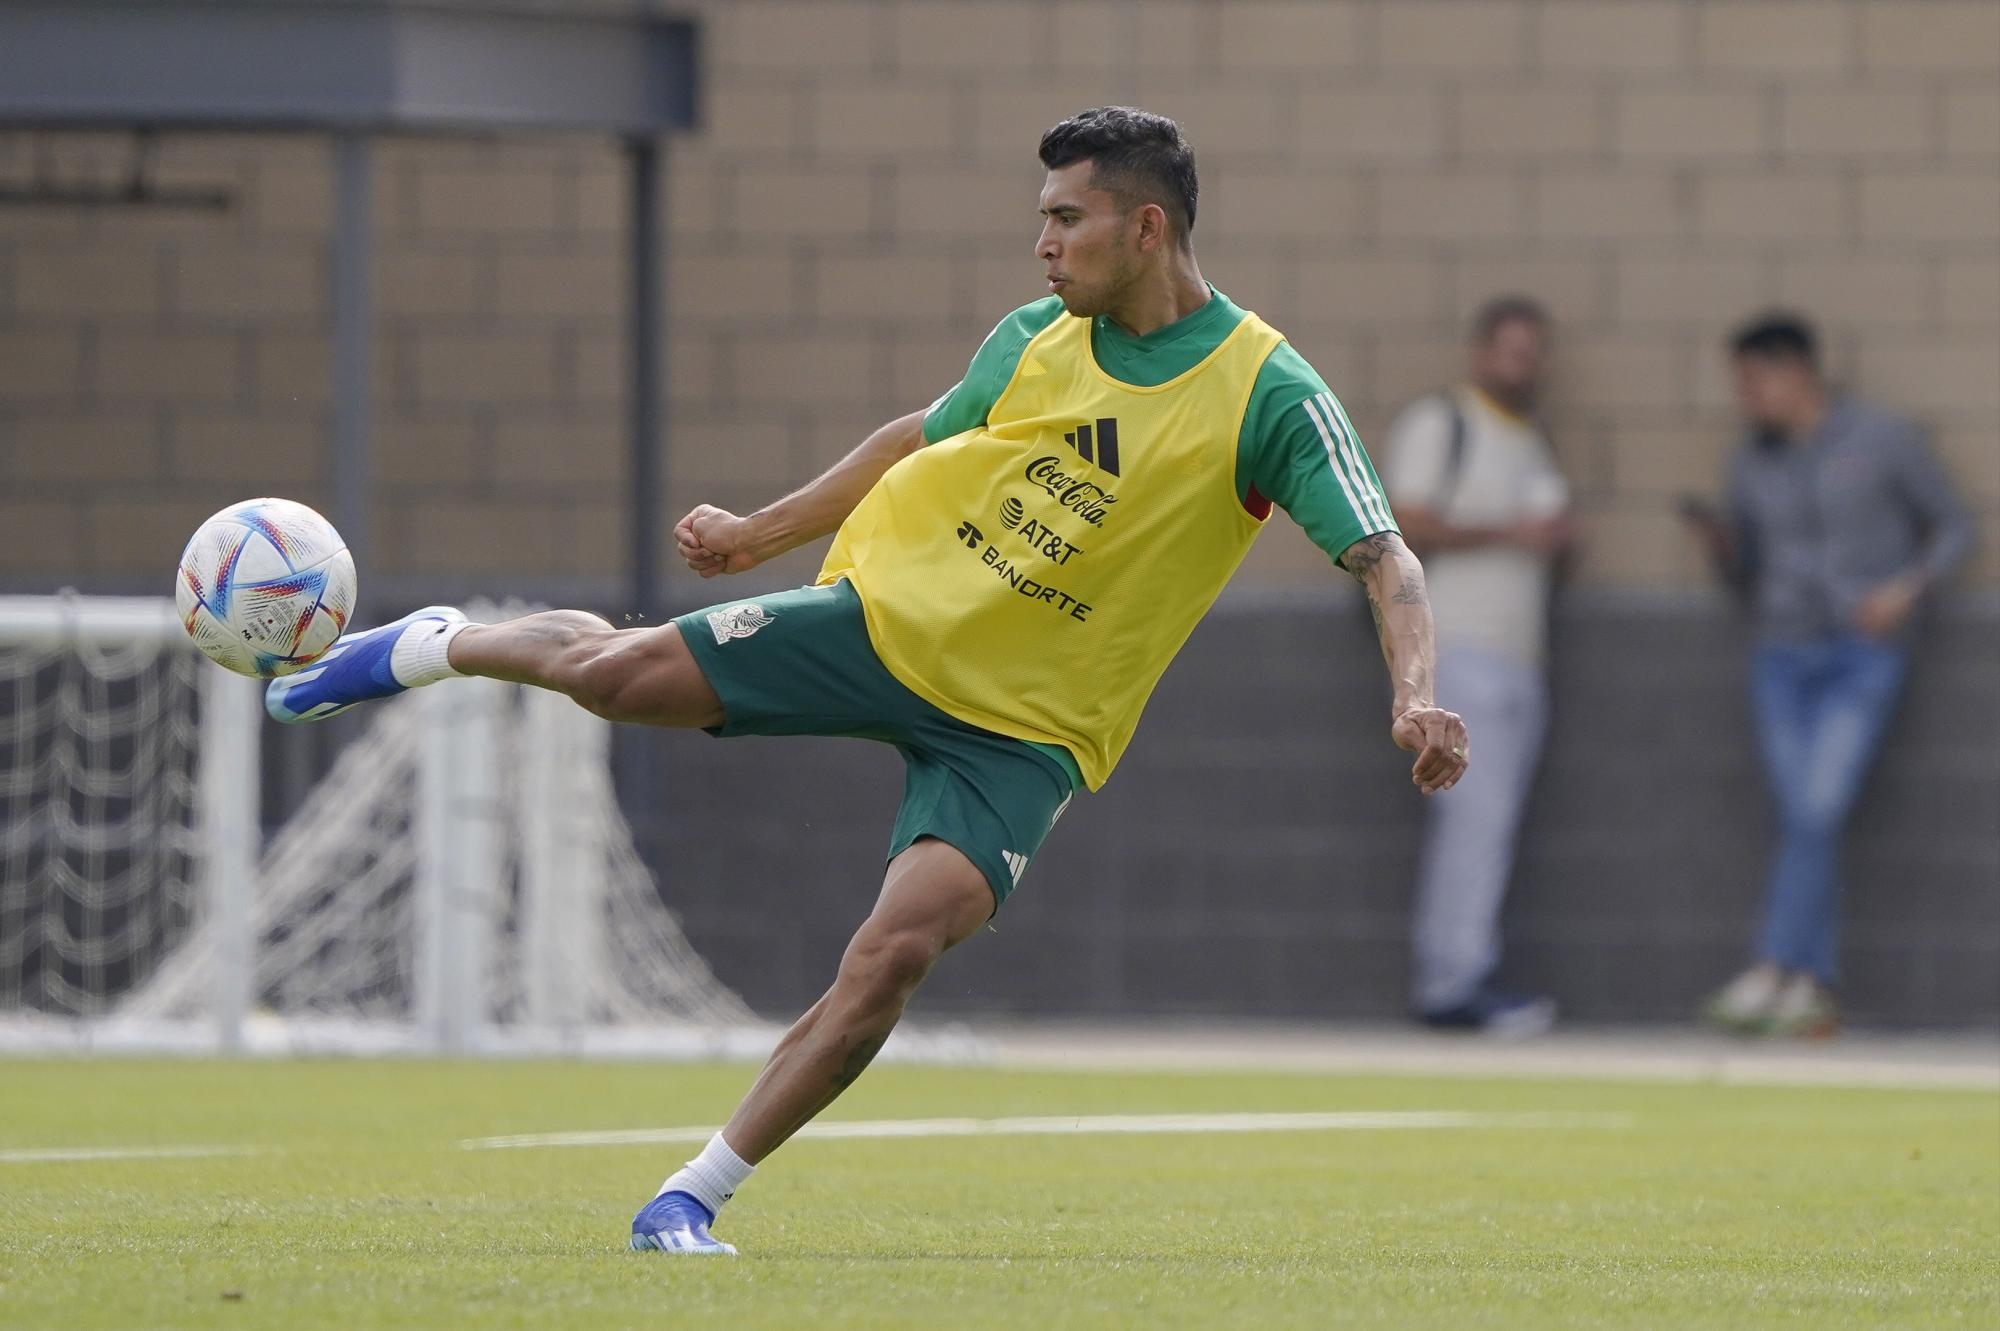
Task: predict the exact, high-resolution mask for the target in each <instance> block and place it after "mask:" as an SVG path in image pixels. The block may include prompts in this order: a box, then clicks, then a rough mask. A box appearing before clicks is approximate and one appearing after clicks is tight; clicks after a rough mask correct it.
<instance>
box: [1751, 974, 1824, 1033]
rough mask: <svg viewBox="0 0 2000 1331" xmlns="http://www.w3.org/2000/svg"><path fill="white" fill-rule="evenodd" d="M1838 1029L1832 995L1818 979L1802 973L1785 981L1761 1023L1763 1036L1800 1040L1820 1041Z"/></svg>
mask: <svg viewBox="0 0 2000 1331" xmlns="http://www.w3.org/2000/svg"><path fill="white" fill-rule="evenodd" d="M1839 1029H1840V1013H1839V1011H1838V1009H1837V1008H1836V1007H1835V1006H1834V1002H1833V995H1832V994H1831V993H1829V992H1828V991H1827V988H1826V986H1825V985H1823V984H1821V983H1820V982H1819V981H1818V980H1816V979H1814V978H1813V977H1812V976H1810V975H1803V974H1801V975H1794V976H1792V977H1791V978H1790V979H1789V980H1786V981H1785V987H1784V988H1783V989H1781V990H1779V991H1778V1001H1777V1002H1775V1003H1773V1004H1772V1005H1771V1015H1770V1017H1769V1019H1768V1020H1767V1021H1766V1022H1765V1024H1764V1031H1765V1033H1766V1034H1767V1035H1781V1036H1792V1037H1795V1038H1797V1039H1802V1040H1824V1039H1826V1038H1827V1037H1828V1036H1830V1035H1832V1034H1833V1033H1834V1032H1835V1031H1837V1030H1839Z"/></svg>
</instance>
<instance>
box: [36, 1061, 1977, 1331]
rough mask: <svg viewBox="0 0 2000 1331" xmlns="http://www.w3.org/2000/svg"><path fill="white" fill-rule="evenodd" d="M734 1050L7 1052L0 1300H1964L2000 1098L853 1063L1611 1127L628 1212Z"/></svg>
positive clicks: (782, 1308)
mask: <svg viewBox="0 0 2000 1331" xmlns="http://www.w3.org/2000/svg"><path fill="white" fill-rule="evenodd" d="M748 1076H749V1071H748V1070H747V1069H745V1068H742V1067H710V1066H700V1067H671V1066H668V1067H653V1066H622V1065H611V1066H607V1065H589V1066H578V1065H572V1064H551V1063H527V1064H428V1063H394V1062H390V1063H371V1062H306V1063H275V1064H256V1063H252V1064H219V1065H218V1064H202V1063H156V1062H67V1061H48V1062H42V1061H28V1062H0V1151H6V1150H19V1149H22V1148H31V1147H57V1146H89V1145H101V1146H135V1145H159V1144H217V1143H233V1144H242V1145H248V1146H254V1147H258V1148H263V1149H262V1150H261V1151H260V1152H259V1153H258V1154H254V1155H247V1156H241V1157H233V1158H220V1159H180V1160H132V1161H121V1162H98V1163H0V1326H4V1327H8V1328H15V1327H22V1328H29V1327H52V1328H53V1327H61V1328H76V1329H77V1331H89V1329H90V1328H100V1327H117V1328H121V1329H123V1328H135V1327H180V1326H188V1327H204V1328H206V1327H238V1326H240V1327H252V1326H255V1327H280V1328H285V1329H286V1331H306V1329H307V1328H322V1327H323V1328H340V1329H342V1331H346V1329H348V1328H361V1327H439V1328H460V1327H577V1328H593V1329H596V1328H611V1327H636V1326H641V1325H645V1326H652V1327H688V1328H727V1329H728V1331H736V1329H738V1328H765V1327H771V1328H786V1329H787V1331H790V1329H792V1328H834V1327H865V1328H871V1329H872V1328H895V1327H913V1328H914V1327H922V1328H939V1327H944V1328H951V1329H952V1331H973V1329H974V1328H986V1327H1004V1328H1016V1327H1019V1328H1030V1327H1032V1328H1044V1327H1046V1328H1064V1327H1144V1328H1156V1327H1158V1328H1167V1327H1199V1328H1203V1331H1214V1329H1215V1328H1235V1327H1245V1328H1265V1327H1331V1326H1383V1327H1451V1328H1459V1327H1522V1328H1547V1327H1552V1326H1576V1327H1592V1328H1612V1327H1662V1328H1701V1327H1714V1328H1730V1329H1731V1331H1735V1329H1736V1328H1744V1327H1763V1326H1801V1327H1807V1326H1809V1327H1813V1328H1815V1329H1816V1331H1831V1329H1832V1328H1841V1327H1871V1328H1872V1327H1897V1328H1907V1327H1926V1326H1958V1327H1990V1326H1995V1325H2000V1097H1996V1096H1994V1095H1992V1094H1990V1093H1983V1092H1974V1091H1960V1092H1942V1091H1940V1092H1915V1091H1892V1090H1851V1091H1850V1090H1839V1091H1834V1090H1818V1089H1784V1090H1773V1089H1748V1088H1741V1087H1725V1086H1680V1085H1617V1084H1596V1083H1581V1082H1570V1081H1545V1082H1530V1081H1486V1082H1481V1081H1459V1080H1410V1079H1390V1078H1381V1077H1353V1076H1323V1075H1270V1076H1245V1075H1240V1074H1199V1075H1196V1074H1190V1075H1171V1076H1170V1075H1146V1076H1123V1075H1119V1076H1113V1075H1074V1074H1061V1075H1057V1074H1029V1073H1009V1072H1000V1071H990V1070H967V1069H925V1068H911V1067H896V1066H882V1067H877V1068H876V1069H875V1070H874V1071H872V1072H871V1073H870V1074H869V1075H868V1077H867V1078H866V1079H865V1080H864V1081H863V1082H862V1083H861V1085H859V1086H858V1087H857V1088H856V1089H855V1090H854V1092H852V1093H851V1094H850V1095H849V1096H848V1098H847V1099H845V1100H843V1101H842V1102H841V1103H840V1104H839V1105H837V1106H835V1109H834V1111H833V1116H837V1117H843V1118H902V1117H919V1116H938V1115H976V1116H999V1115H1012V1114H1028V1115H1048V1114H1063V1113H1076V1114H1091V1113H1127V1114H1129V1113H1153V1112H1211V1111H1256V1110H1328V1109H1335V1110H1345V1109H1446V1110H1455V1109H1471V1110H1491V1111H1524V1110H1533V1111H1554V1112H1559V1113H1579V1112H1580V1113H1589V1114H1608V1115H1616V1116H1622V1126H1620V1125H1602V1126H1587V1127H1570V1128H1563V1129H1551V1128H1546V1127H1520V1126H1507V1127H1491V1128H1478V1129H1470V1130H1451V1131H1413V1130H1396V1131H1385V1132H1301V1133H1280V1134H1269V1135H1199V1136H1153V1137H1130V1136H1128V1137H1105V1136H1095V1137H1008V1138H985V1139H980V1140H976V1141H968V1140H963V1139H932V1140H900V1141H819V1142H815V1141H800V1142H797V1143H795V1144H793V1145H792V1146H791V1147H790V1148H788V1149H787V1150H785V1151H784V1152H782V1153H780V1154H779V1155H778V1156H777V1157H775V1158H774V1159H773V1160H772V1161H771V1162H770V1164H769V1165H768V1166H767V1167H766V1168H765V1169H764V1171H763V1172H762V1173H761V1174H760V1175H759V1176H758V1177H757V1178H756V1179H755V1180H754V1181H753V1182H752V1183H751V1184H750V1185H749V1186H748V1188H746V1189H745V1191H744V1193H743V1195H742V1197H741V1198H740V1199H739V1200H738V1201H737V1202H736V1204H735V1205H734V1206H732V1207H731V1209H730V1211H729V1212H728V1213H727V1214H726V1215H725V1216H724V1218H723V1221H722V1223H721V1224H720V1226H719V1228H720V1229H721V1231H722V1234H723V1236H724V1237H726V1238H729V1239H731V1240H733V1241H734V1242H736V1243H737V1244H739V1245H740V1246H741V1247H742V1249H743V1250H744V1253H745V1254H746V1255H745V1256H744V1257H743V1258H740V1259H738V1260H736V1261H734V1262H714V1261H691V1260H688V1259H678V1260H677V1259H673V1258H668V1257H663V1256H660V1255H657V1254H655V1255H639V1254H634V1253H630V1252H628V1251H626V1250H625V1236H626V1230H627V1225H628V1224H629V1221H630V1216H631V1212H632V1211H633V1209H634V1208H635V1207H636V1206H637V1204H638V1203H639V1202H641V1201H643V1200H645V1198H646V1197H647V1196H648V1195H649V1194H650V1192H651V1191H652V1189H653V1188H654V1187H655V1186H656V1185H657V1183H658V1181H659V1179H660V1178H661V1177H662V1176H663V1175H664V1174H665V1173H666V1172H667V1170H668V1169H669V1168H670V1167H671V1166H673V1165H674V1164H677V1163H678V1162H679V1160H680V1159H681V1158H682V1157H683V1156H684V1155H685V1154H686V1153H687V1152H686V1151H684V1150H682V1149H681V1148H678V1147H660V1146H648V1147H591V1148H583V1149H570V1150H520V1151H464V1150H460V1149H458V1148H457V1146H456V1143H457V1142H458V1141H459V1140H460V1139H461V1138H465V1137H472V1136H483V1135H489V1134H503V1133H527V1132H547V1131H565V1130H584V1129H593V1128H627V1127H642V1126H648V1125H666V1124H674V1125H684V1124H700V1123H713V1122H718V1121H720V1119H721V1118H722V1117H723V1116H724V1115H725V1114H726V1112H727V1110H728V1109H729V1107H730V1106H731V1105H732V1104H733V1102H734V1100H735V1097H736V1096H737V1094H738V1093H739V1092H740V1091H741V1089H742V1088H743V1086H744V1085H745V1083H746V1082H747V1080H748Z"/></svg>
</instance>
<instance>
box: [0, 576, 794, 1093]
mask: <svg viewBox="0 0 2000 1331" xmlns="http://www.w3.org/2000/svg"><path fill="white" fill-rule="evenodd" d="M260 688H261V686H260V685H259V684H258V683H257V682H256V681H252V680H245V679H240V678H238V677H236V676H233V675H230V674H228V673H227V672H225V671H223V670H221V669H219V668H217V667H215V666H212V665H210V664H209V663H207V662H205V661H202V660H201V659H200V658H199V657H198V656H197V655H196V654H195V653H194V651H193V650H192V648H191V646H190V645H189V644H188V642H187V640H186V637H185V635H184V634H182V633H181V632H180V628H179V625H178V623H177V622H176V621H175V618H174V615H173V611H172V606H171V604H170V603H167V602H163V601H162V602H155V601H150V600H114V599H103V598H81V597H58V598H29V597H0V697H5V698H7V700H8V705H7V707H6V710H5V714H4V716H0V829H3V830H0V838H4V840H0V1046H12V1047H17V1048H19V1047H48V1046H65V1045H66V1046H71V1047H81V1048H93V1049H109V1048H131V1049H157V1048H186V1049H191V1050H198V1049H210V1048H214V1049H222V1050H254V1051H282V1050H325V1051H329V1052H333V1051H353V1052H367V1051H388V1050H399V1049H408V1050H427V1051H438V1052H472V1053H480V1052H517V1051H518V1052H549V1053H613V1054H616V1053H630V1054H635V1055H640V1054H667V1055H673V1054H685V1055H691V1056H699V1055H729V1054H737V1053H747V1052H755V1051H757V1050H759V1049H763V1048H768V1046H769V1044H770V1043H771V1040H772V1038H773V1032H772V1031H771V1029H770V1028H768V1027H765V1026H761V1025H759V1024H758V1023H757V1022H756V1021H755V1019H754V1018H753V1017H752V1015H751V1013H750V1011H749V1009H748V1008H747V1007H745V1005H744V1004H743V1002H742V1001H741V1000H740V999H739V998H738V997H737V996H736V995H735V994H734V993H733V992H731V991H730V990H729V989H728V988H727V987H726V986H725V985H723V984H722V983H721V982H719V981H718V980H717V979H716V977H715V976H714V974H713V973H712V972H711V971H710V969H709V967H708V965H707V964H706V963H705V962H704V961H703V960H702V958H701V957H700V955H699V954H698V953H696V951H695V950H694V949H693V948H692V947H691V946H690V945H689V944H688V941H687V939H686V937H685V936H684V935H683V933H682V930H681V927H680V924H679V921H678V920H677V919H676V917H675V915H674V913H673V912H672V911H671V910H670V909H669V908H668V907H667V905H666V904H665V901H664V900H663V899H662V896H661V893H660V890H659V886H658V884H657V883H656V882H655V881H654V879H653V877H652V875H651V874H650V873H649V872H648V871H647V869H646V867H645V865H644V864H643V863H642V862H641V860H640V858H639V856H638V854H637V853H636V852H635V850H634V848H633V844H632V837H631V832H630V829H629V828H628V827H627V825H626V823H625V820H624V817H623V816H622V814H621V812H620V810H619V807H618V802H617V799H616V798H615V795H614V791H613V787H612V783H611V778H610V772H609V757H608V753H609V735H608V731H609V727H608V726H607V725H606V724H605V723H604V722H602V721H599V720H597V719H596V718H594V717H592V716H591V715H589V714H588V713H586V712H584V711H583V710H582V709H581V708H578V707H576V706H574V705H573V704H571V703H570V702H569V701H568V700H567V699H564V698H560V697H557V696H555V695H553V694H548V693H543V692H540V691H537V690H533V689H524V688H517V687H513V686H509V685H503V684H496V683H492V682H489V681H466V682H464V683H462V684H453V685H452V686H450V687H447V688H435V689H427V690H421V691H418V692H415V693H411V694H409V695H406V696H404V697H402V698H398V699H395V700H393V701H391V702H389V703H385V704H383V705H382V706H380V707H378V708H376V709H374V715H373V716H372V717H371V718H370V722H369V725H368V728H367V729H366V730H365V732H364V733H362V734H361V735H359V737H357V738H356V739H354V740H353V741H352V742H350V743H349V744H348V745H347V746H346V747H345V748H344V749H343V750H342V751H341V752H340V754H339V756H338V758H337V759H336V760H335V761H334V762H333V764H332V766H331V768H330V770H329V771H328V772H327V773H326V775H325V776H324V777H323V778H322V779H321V780H320V781H319V783H318V784H317V785H316V786H315V787H314V788H313V789H312V790H311V792H310V793H309V794H308V795H307V796H306V797H305V798H304V800H303V802H302V803H301V805H300V807H299V809H298V811H297V812H296V813H295V814H294V815H293V816H292V817H291V819H290V820H289V821H288V822H287V823H286V824H285V825H284V826H282V827H281V828H279V829H278V830H277V831H276V832H275V833H274V834H273V835H272V836H271V837H270V838H269V839H268V844H267V842H266V839H265V838H264V836H263V834H262V829H261V827H260V811H259V802H260V795H259V792H260V789H261V786H260V778H259V763H258V753H259V747H260V746H259V734H260V724H261V720H262V709H261V705H260Z"/></svg>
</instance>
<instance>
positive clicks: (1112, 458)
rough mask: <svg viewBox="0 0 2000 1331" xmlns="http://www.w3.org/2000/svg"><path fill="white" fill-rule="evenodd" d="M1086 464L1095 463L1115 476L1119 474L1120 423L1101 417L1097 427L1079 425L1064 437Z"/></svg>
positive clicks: (1111, 418) (1098, 419)
mask: <svg viewBox="0 0 2000 1331" xmlns="http://www.w3.org/2000/svg"><path fill="white" fill-rule="evenodd" d="M1063 442H1064V443H1066V444H1068V445H1069V446H1070V447H1071V448H1073V449H1075V450H1076V455H1077V456H1078V457H1080V458H1082V459H1083V460H1084V461H1085V462H1095V463H1096V464H1097V465H1098V466H1100V467H1102V468H1103V469H1104V470H1106V471H1108V472H1110V473H1111V474H1112V475H1113V476H1116V475H1117V474H1118V421H1117V420H1116V419H1115V418H1114V417H1110V416H1100V417H1098V418H1097V423H1096V424H1095V425H1087V424H1086V425H1079V426H1077V427H1076V428H1075V429H1074V430H1071V431H1070V432H1069V433H1068V434H1066V435H1064V436H1063Z"/></svg>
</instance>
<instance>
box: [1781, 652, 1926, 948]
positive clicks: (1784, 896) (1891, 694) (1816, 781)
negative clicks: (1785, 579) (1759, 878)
mask: <svg viewBox="0 0 2000 1331" xmlns="http://www.w3.org/2000/svg"><path fill="white" fill-rule="evenodd" d="M1908 665H1909V648H1908V647H1907V646H1905V645H1904V644H1902V643H1898V642H1880V641H1877V640H1875V639H1872V638H1865V637H1862V636H1860V635H1858V634H1852V633H1847V634H1840V635H1838V636H1835V637H1830V638H1823V639H1819V640H1817V641H1813V642H1805V643H1768V644H1766V645H1764V646H1763V647H1760V648H1759V649H1758V650H1757V654H1756V658H1755V660H1754V662H1753V663H1752V667H1751V677H1750V683H1751V695H1752V701H1753V703H1754V704H1755V710H1756V715H1757V731H1758V739H1759V741H1760V743H1761V745H1762V747H1763V750H1764V765H1765V767H1766V768H1767V769H1768V770H1769V776H1770V780H1771V793H1772V795H1773V796H1775V797H1776V799H1777V804H1778V826H1779V835H1778V849H1777V854H1776V856H1775V857H1774V859H1773V861H1772V865H1771V886H1770V899H1769V901H1768V902H1767V903H1766V906H1765V917H1764V932H1763V939H1762V942H1761V943H1760V944H1759V949H1760V959H1761V960H1764V961H1769V962H1773V963H1775V964H1777V965H1779V966H1782V967H1784V968H1785V969H1786V970H1796V971H1808V972H1810V973H1812V974H1813V975H1816V976H1818V977H1819V978H1820V980H1821V981H1823V982H1825V983H1828V984H1831V983H1832V982H1833V980H1834V977H1835V975H1836V973H1837V972H1838V970H1839V965H1838V953H1839V921H1838V905H1839V899H1840V839H1841V833H1842V831H1843V830H1844V829H1845V827H1846V825H1847V815H1848V814H1849V812H1850V811H1852V809H1853V808H1854V800H1855V797H1856V796H1857V795H1859V794H1860V793H1861V783H1862V781H1863V779H1864V778H1865V777H1866V776H1867V775H1868V768H1869V765H1870V763H1871V762H1872V761H1873V760H1874V757H1875V755H1876V753H1877V752H1878V751H1879V750H1880V748H1881V743H1882V735H1883V732H1884V730H1886V729H1887V726H1888V721H1889V716H1890V714H1891V713H1892V712H1893V711H1894V710H1895V706H1896V699H1897V697H1898V695H1899V694H1900V693H1901V692H1902V685H1903V675H1904V672H1905V669H1906V668H1907V666H1908Z"/></svg>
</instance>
